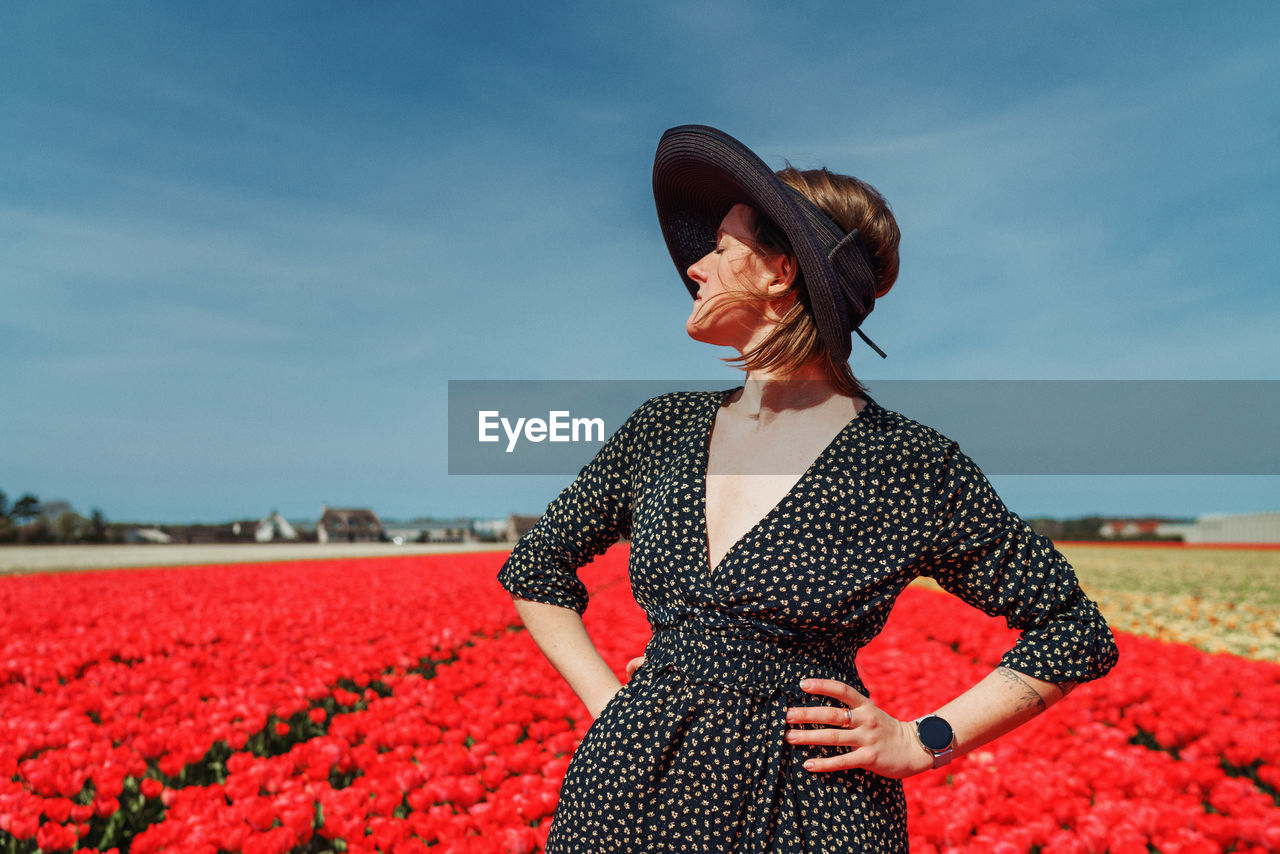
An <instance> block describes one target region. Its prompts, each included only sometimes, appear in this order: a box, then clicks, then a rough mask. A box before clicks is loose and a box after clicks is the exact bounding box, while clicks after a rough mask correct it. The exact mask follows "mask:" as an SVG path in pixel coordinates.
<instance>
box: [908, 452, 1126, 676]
mask: <svg viewBox="0 0 1280 854" xmlns="http://www.w3.org/2000/svg"><path fill="white" fill-rule="evenodd" d="M939 485H940V492H939V499H938V500H939V505H938V519H939V527H938V530H937V534H936V537H935V539H934V542H933V543H932V546H931V549H930V558H929V559H928V560H927V561H926V565H925V567H924V569H923V574H924V575H928V576H930V577H932V578H934V579H935V580H936V581H937V582H938V584H940V585H941V586H942V587H943V589H945V590H947V591H949V592H951V593H953V594H955V595H956V596H959V597H960V598H961V599H963V600H964V601H966V602H968V603H969V604H970V605H973V606H974V607H975V608H978V609H979V610H981V611H983V612H984V613H986V614H988V615H990V616H1003V617H1004V618H1005V619H1006V621H1007V623H1008V625H1009V628H1011V629H1017V630H1019V631H1021V632H1022V634H1021V636H1020V637H1019V638H1018V640H1017V642H1016V643H1015V644H1014V646H1013V648H1012V649H1010V650H1009V651H1008V652H1006V653H1005V654H1004V656H1003V657H1002V658H1001V659H1000V664H1001V666H1003V667H1008V668H1010V669H1012V670H1017V671H1019V672H1021V673H1025V674H1028V675H1030V676H1034V677H1035V678H1037V679H1043V680H1044V681H1046V682H1055V683H1062V682H1087V681H1090V680H1092V679H1097V678H1099V677H1100V676H1103V675H1104V674H1106V672H1107V671H1109V670H1110V669H1111V668H1112V667H1113V666H1114V665H1115V663H1116V660H1117V658H1118V657H1119V653H1118V650H1117V649H1116V644H1115V638H1114V637H1113V636H1112V633H1111V628H1110V627H1109V626H1108V625H1107V623H1106V620H1104V619H1103V617H1102V614H1101V613H1100V612H1099V611H1098V607H1097V605H1096V604H1094V602H1093V600H1091V599H1090V598H1089V597H1088V596H1086V595H1085V594H1084V591H1083V590H1081V589H1080V584H1079V582H1078V581H1077V579H1076V574H1075V571H1074V570H1073V569H1072V568H1071V565H1070V564H1069V563H1068V562H1067V559H1066V558H1065V557H1063V555H1062V553H1061V552H1059V551H1058V550H1057V549H1056V548H1055V547H1054V545H1053V541H1052V540H1050V539H1049V538H1048V537H1044V536H1041V535H1039V534H1037V533H1036V532H1035V531H1033V530H1032V529H1031V526H1030V525H1028V524H1027V523H1026V522H1024V521H1023V520H1022V519H1020V518H1019V517H1018V516H1017V515H1015V514H1014V513H1012V512H1011V511H1010V510H1009V509H1008V508H1006V507H1005V505H1004V502H1002V501H1001V500H1000V498H999V496H997V495H996V492H995V489H993V488H992V486H991V484H990V482H989V481H988V480H987V478H986V475H984V474H983V473H982V471H981V470H980V469H979V468H978V466H977V465H976V464H975V463H974V462H973V460H971V459H969V457H968V456H967V455H965V454H964V453H963V452H961V451H960V449H959V446H957V445H956V444H955V443H954V442H953V443H952V444H951V446H950V448H949V450H948V452H947V455H946V459H945V463H944V466H943V472H942V477H941V481H940V484H939Z"/></svg>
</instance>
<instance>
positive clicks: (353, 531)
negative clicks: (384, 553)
mask: <svg viewBox="0 0 1280 854" xmlns="http://www.w3.org/2000/svg"><path fill="white" fill-rule="evenodd" d="M316 537H317V539H319V540H320V542H322V543H370V542H378V541H380V540H382V521H381V520H379V519H378V514H376V513H374V512H373V511H372V510H369V509H368V508H345V509H343V508H338V507H330V506H328V505H327V504H321V505H320V521H319V522H318V523H316Z"/></svg>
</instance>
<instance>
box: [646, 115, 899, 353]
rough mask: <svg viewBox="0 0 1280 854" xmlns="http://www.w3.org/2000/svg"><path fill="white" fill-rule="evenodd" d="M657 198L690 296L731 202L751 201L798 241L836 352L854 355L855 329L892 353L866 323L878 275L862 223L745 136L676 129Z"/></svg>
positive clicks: (795, 245) (664, 146) (662, 163)
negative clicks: (837, 212)
mask: <svg viewBox="0 0 1280 854" xmlns="http://www.w3.org/2000/svg"><path fill="white" fill-rule="evenodd" d="M653 200H654V203H655V204H656V205H657V209H658V222H659V223H660V224H661V225H662V236H663V237H664V238H666V241H667V249H668V250H670V252H671V260H672V261H674V262H675V265H676V269H677V270H679V271H680V276H681V278H683V279H684V284H685V287H686V288H688V289H689V293H690V294H691V295H695V296H696V295H697V292H698V285H697V283H696V282H694V281H693V280H692V279H690V278H689V273H688V270H689V267H690V266H691V265H692V264H693V263H694V262H696V261H697V260H698V259H699V258H701V257H702V256H704V255H706V254H707V253H708V252H710V251H711V250H712V249H713V248H715V246H716V240H717V237H716V232H717V230H718V229H719V228H720V222H721V221H722V220H723V219H724V217H725V214H727V213H728V212H729V209H730V208H731V207H733V206H734V205H736V204H744V205H749V206H750V207H752V208H754V209H755V210H756V211H758V212H759V213H760V214H762V215H763V216H765V217H768V218H769V219H770V220H772V221H773V222H774V223H775V224H776V225H777V226H778V228H780V229H782V232H783V234H785V235H786V236H787V240H788V241H789V242H790V243H791V248H792V251H793V252H794V253H795V256H796V262H797V263H798V264H799V265H800V272H801V274H802V276H803V279H804V286H805V288H806V290H807V291H808V296H809V306H810V308H811V309H812V311H813V318H814V321H815V322H816V323H817V327H818V334H819V335H820V336H821V337H822V341H823V343H824V344H825V345H826V347H827V349H828V350H830V351H831V355H832V356H834V357H835V358H836V359H838V360H840V361H845V360H847V359H848V358H849V352H850V350H851V342H852V333H854V332H857V333H858V336H859V337H861V338H862V340H863V341H865V342H867V344H869V345H870V346H871V348H872V349H873V350H875V351H876V352H877V353H879V354H880V355H881V356H882V357H883V356H884V355H885V354H884V351H883V350H881V349H880V348H879V347H877V346H876V345H875V344H874V343H872V341H871V339H870V338H868V337H867V336H866V335H865V334H864V333H863V332H862V330H861V329H860V328H859V327H861V325H862V321H863V320H865V319H866V317H867V315H868V314H870V313H871V310H872V309H873V308H875V304H876V277H875V273H874V272H873V271H872V267H871V256H870V254H869V253H868V252H867V247H866V245H865V244H864V243H863V242H862V238H861V237H860V236H859V235H858V230H857V229H854V230H853V231H850V232H848V233H846V232H845V231H844V229H842V228H841V227H840V226H839V225H838V224H837V223H836V222H835V221H834V220H833V219H831V217H829V216H827V215H826V214H825V213H824V212H823V211H822V210H821V209H819V208H818V207H817V205H815V204H813V203H812V202H810V201H809V200H808V199H807V198H805V197H804V196H803V195H802V194H800V193H799V192H797V191H796V190H793V189H792V188H791V187H789V186H787V185H786V184H785V183H783V182H782V180H781V179H780V178H779V177H778V176H777V174H775V173H774V171H773V170H772V169H770V168H769V167H768V165H766V164H765V162H764V161H763V160H761V159H760V158H759V157H757V156H756V155H755V154H754V153H753V152H752V151H751V150H750V149H749V148H747V147H746V146H745V145H743V144H742V143H740V142H738V140H736V139H734V138H733V137H731V136H729V135H728V134H727V133H724V132H723V131H719V130H716V129H715V128H712V127H707V126H706V125H681V126H679V127H674V128H671V129H670V130H669V131H667V132H666V133H664V134H663V135H662V139H661V141H659V143H658V151H657V154H656V155H655V156H654V159H653Z"/></svg>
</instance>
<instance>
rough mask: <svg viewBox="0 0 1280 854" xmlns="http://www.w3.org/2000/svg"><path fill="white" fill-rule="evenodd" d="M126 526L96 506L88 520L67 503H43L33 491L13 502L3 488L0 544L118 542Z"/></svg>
mask: <svg viewBox="0 0 1280 854" xmlns="http://www.w3.org/2000/svg"><path fill="white" fill-rule="evenodd" d="M123 527H124V526H121V525H113V524H111V523H109V522H108V521H107V518H106V516H104V515H103V513H102V511H101V510H99V509H98V508H96V507H95V508H93V510H92V511H91V512H90V514H89V516H88V518H86V517H84V516H81V515H80V514H79V513H77V512H75V511H74V510H73V509H71V505H70V504H68V503H67V502H66V501H61V500H58V501H48V502H41V501H40V499H39V498H37V497H36V496H35V495H33V494H31V493H30V492H26V493H23V495H22V497H20V498H19V499H18V500H17V501H14V502H12V503H10V501H9V496H8V495H6V494H5V492H4V490H2V489H0V543H119V542H123V541H124V531H123Z"/></svg>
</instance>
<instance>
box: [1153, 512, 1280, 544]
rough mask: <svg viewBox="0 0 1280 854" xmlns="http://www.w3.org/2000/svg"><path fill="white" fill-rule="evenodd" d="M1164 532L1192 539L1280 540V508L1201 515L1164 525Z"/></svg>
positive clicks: (1193, 540) (1198, 541) (1208, 540)
mask: <svg viewBox="0 0 1280 854" xmlns="http://www.w3.org/2000/svg"><path fill="white" fill-rule="evenodd" d="M1160 533H1163V534H1169V535H1176V536H1180V537H1182V539H1183V541H1184V542H1188V543H1280V512H1273V513H1236V514H1226V513H1219V514H1213V515H1209V516H1200V517H1198V518H1197V519H1196V521H1195V522H1193V523H1191V524H1183V525H1176V526H1175V525H1167V526H1164V530H1162V531H1161V532H1160Z"/></svg>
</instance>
